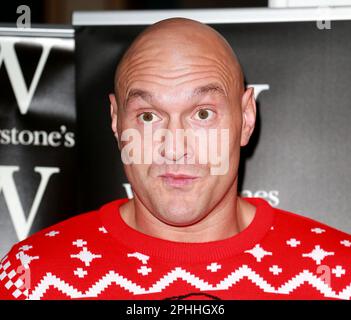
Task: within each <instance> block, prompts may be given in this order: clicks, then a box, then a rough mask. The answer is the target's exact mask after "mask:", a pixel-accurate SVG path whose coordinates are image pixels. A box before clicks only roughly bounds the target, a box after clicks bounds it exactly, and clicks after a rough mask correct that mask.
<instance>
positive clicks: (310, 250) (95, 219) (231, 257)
mask: <svg viewBox="0 0 351 320" xmlns="http://www.w3.org/2000/svg"><path fill="white" fill-rule="evenodd" d="M244 199H245V200H247V201H248V202H250V203H251V204H253V205H254V206H256V214H255V217H254V219H253V221H252V222H251V224H250V225H249V226H248V227H247V228H246V229H244V230H243V231H242V232H240V233H238V234H237V235H234V236H232V237H230V238H228V239H225V240H220V241H214V242H207V243H180V242H173V241H167V240H162V239H158V238H155V237H151V236H148V235H146V234H143V233H140V232H138V231H136V230H134V229H132V228H131V227H129V226H128V225H127V224H126V223H125V222H124V221H123V220H122V218H121V216H120V214H119V210H118V207H119V206H120V205H121V204H122V203H124V202H126V201H128V199H121V200H116V201H113V202H111V203H108V204H106V205H104V206H103V207H102V208H100V209H99V210H97V211H92V212H88V213H85V214H81V215H78V216H75V217H73V218H70V219H68V220H66V221H63V222H61V223H58V224H56V225H54V226H52V227H50V228H47V229H45V230H42V231H40V232H38V233H36V234H35V235H33V236H31V237H29V238H28V239H26V240H24V241H22V242H20V243H18V244H16V245H14V246H13V247H12V249H11V251H10V252H9V253H8V255H7V256H5V257H4V258H3V259H2V261H1V264H0V298H2V299H70V298H72V299H83V298H85V299H166V298H168V299H187V298H190V299H216V298H219V299H327V298H337V299H350V297H351V236H350V235H348V234H346V233H343V232H341V231H338V230H335V229H333V228H331V227H328V226H326V225H324V224H321V223H319V222H316V221H313V220H311V219H308V218H305V217H302V216H300V215H296V214H294V213H290V212H287V211H283V210H280V209H276V208H273V207H271V206H270V204H269V203H268V202H267V201H265V200H263V199H259V198H244Z"/></svg>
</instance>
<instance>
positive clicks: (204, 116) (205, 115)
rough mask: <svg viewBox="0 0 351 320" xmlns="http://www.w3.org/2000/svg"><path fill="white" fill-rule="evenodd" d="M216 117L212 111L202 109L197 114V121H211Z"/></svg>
mask: <svg viewBox="0 0 351 320" xmlns="http://www.w3.org/2000/svg"><path fill="white" fill-rule="evenodd" d="M213 116H214V112H213V111H212V110H210V109H200V110H198V111H197V112H196V113H195V119H196V120H200V121H201V120H210V119H211V118H212V117H213Z"/></svg>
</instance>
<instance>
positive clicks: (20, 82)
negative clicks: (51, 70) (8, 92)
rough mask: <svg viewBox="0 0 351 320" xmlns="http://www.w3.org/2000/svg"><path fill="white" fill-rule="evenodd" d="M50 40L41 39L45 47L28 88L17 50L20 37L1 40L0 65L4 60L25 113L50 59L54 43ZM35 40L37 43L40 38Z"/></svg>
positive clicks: (22, 111) (21, 108)
mask: <svg viewBox="0 0 351 320" xmlns="http://www.w3.org/2000/svg"><path fill="white" fill-rule="evenodd" d="M48 40H49V39H42V41H40V44H41V45H42V47H43V51H42V53H41V56H40V59H39V62H38V65H37V68H36V70H35V73H34V76H33V79H32V82H31V84H30V86H29V89H28V88H27V85H26V82H25V80H24V76H23V72H22V69H21V67H20V64H19V61H18V58H17V55H16V51H15V44H16V43H17V42H19V39H18V38H13V37H4V38H2V39H1V41H0V67H1V65H2V63H3V62H4V65H5V68H6V70H7V74H8V76H9V79H10V82H11V85H12V88H13V92H14V94H15V97H16V100H17V103H18V106H19V110H20V112H21V114H23V115H24V114H26V113H27V111H28V108H29V105H30V103H31V101H32V98H33V94H34V92H35V90H36V88H37V86H38V82H39V79H40V77H41V75H42V73H43V70H44V66H45V63H46V61H47V59H48V56H49V53H50V50H51V48H52V46H53V45H54V42H53V41H48ZM35 42H36V43H37V42H38V40H37V41H35ZM32 43H33V41H32Z"/></svg>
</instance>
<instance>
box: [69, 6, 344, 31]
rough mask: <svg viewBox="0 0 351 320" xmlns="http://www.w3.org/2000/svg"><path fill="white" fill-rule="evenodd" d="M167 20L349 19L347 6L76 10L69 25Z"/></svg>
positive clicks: (238, 21) (211, 21) (260, 20)
mask: <svg viewBox="0 0 351 320" xmlns="http://www.w3.org/2000/svg"><path fill="white" fill-rule="evenodd" d="M171 17H184V18H190V19H194V20H198V21H200V22H203V23H208V24H217V23H246V22H293V21H320V20H351V7H350V6H348V7H325V8H289V9H286V8H284V9H282V8H248V9H186V10H124V11H77V12H74V13H73V25H74V26H84V25H89V26H99V25H100V26H103V25H149V24H153V23H155V22H157V21H160V20H163V19H167V18H171Z"/></svg>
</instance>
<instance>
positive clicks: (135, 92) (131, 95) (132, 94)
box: [125, 88, 152, 106]
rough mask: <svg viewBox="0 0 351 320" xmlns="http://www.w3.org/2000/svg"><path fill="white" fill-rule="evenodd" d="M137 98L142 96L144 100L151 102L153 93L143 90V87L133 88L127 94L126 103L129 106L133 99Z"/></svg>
mask: <svg viewBox="0 0 351 320" xmlns="http://www.w3.org/2000/svg"><path fill="white" fill-rule="evenodd" d="M136 98H142V99H143V100H145V101H147V102H149V103H151V100H152V94H151V93H150V92H148V91H145V90H142V89H137V88H135V89H131V90H130V91H129V92H128V94H127V98H126V102H125V105H126V106H127V105H128V103H130V101H131V100H133V99H136Z"/></svg>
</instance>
